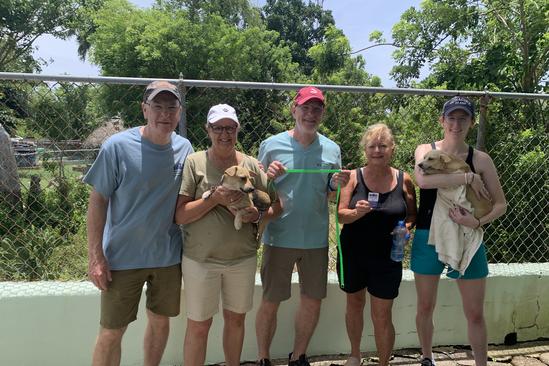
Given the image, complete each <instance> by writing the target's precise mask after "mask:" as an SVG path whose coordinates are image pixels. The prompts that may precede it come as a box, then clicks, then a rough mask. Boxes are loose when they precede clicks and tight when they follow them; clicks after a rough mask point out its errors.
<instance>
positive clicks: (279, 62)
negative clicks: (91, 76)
mask: <svg viewBox="0 0 549 366" xmlns="http://www.w3.org/2000/svg"><path fill="white" fill-rule="evenodd" d="M94 26H95V27H96V30H95V32H94V33H93V35H92V36H91V37H90V38H89V40H90V43H91V45H92V47H91V53H90V56H91V59H92V60H93V61H94V62H95V63H97V64H98V65H100V67H101V69H102V72H103V74H104V75H116V76H132V77H136V76H141V77H152V78H178V77H179V75H180V73H181V74H182V75H183V76H184V78H188V79H202V80H205V79H216V80H240V81H272V82H287V81H291V80H294V78H296V75H298V69H297V65H295V64H294V63H292V60H291V53H290V50H289V48H288V47H286V46H284V45H282V44H279V42H278V37H279V36H278V34H277V33H276V32H274V31H268V30H265V29H264V28H261V27H252V26H248V27H245V28H240V27H235V25H234V24H232V23H230V22H228V21H227V20H226V19H224V18H222V17H220V16H219V15H217V14H210V15H206V16H203V17H202V16H201V17H199V18H198V19H197V18H191V17H190V14H189V11H188V10H187V9H185V8H184V9H172V10H171V11H168V10H167V9H164V8H161V7H154V8H152V9H137V8H136V7H134V6H132V5H130V4H129V3H128V2H127V1H123V0H114V1H109V2H108V3H106V4H105V6H104V7H103V8H102V9H101V10H100V11H99V12H97V13H96V15H95V18H94ZM141 95H142V88H141V87H140V88H135V87H126V86H116V87H112V86H109V87H104V88H102V100H103V103H104V105H105V106H106V110H107V113H110V114H116V113H119V112H120V113H121V114H122V117H123V118H124V120H125V121H127V123H126V125H128V124H129V125H135V124H138V123H141V122H142V116H141V113H140V108H139V103H140V98H141ZM278 95H279V93H274V92H254V93H253V95H252V93H250V92H244V91H235V90H227V89H225V90H224V89H215V90H208V91H206V92H205V91H198V90H190V91H188V95H187V96H188V98H187V100H188V103H187V105H186V108H187V115H188V116H192V118H190V122H189V126H188V130H189V131H190V132H191V133H192V134H195V135H193V138H195V139H194V140H193V141H200V140H202V139H203V138H204V137H205V135H204V131H203V128H202V127H203V124H204V121H205V120H206V116H205V113H206V112H207V110H208V107H209V106H211V105H212V104H217V103H220V102H227V103H233V104H234V105H235V107H237V108H239V107H240V106H242V107H244V106H245V108H246V112H245V116H246V118H248V117H247V115H246V114H247V113H248V112H247V111H248V110H249V111H250V120H248V122H249V123H250V124H251V125H257V123H256V122H259V121H264V120H265V119H260V118H263V117H264V116H262V115H261V113H257V111H269V110H276V109H278V108H277V107H276V105H277V104H278V103H280V101H281V97H280V96H278ZM195 96H199V97H195ZM252 111H256V113H255V114H254V113H252ZM243 117H244V116H243ZM267 131H268V129H266V130H265V133H267ZM254 142H255V141H254ZM243 143H244V142H243ZM251 144H252V142H251V141H250V142H249V143H248V142H246V148H250V146H251Z"/></svg>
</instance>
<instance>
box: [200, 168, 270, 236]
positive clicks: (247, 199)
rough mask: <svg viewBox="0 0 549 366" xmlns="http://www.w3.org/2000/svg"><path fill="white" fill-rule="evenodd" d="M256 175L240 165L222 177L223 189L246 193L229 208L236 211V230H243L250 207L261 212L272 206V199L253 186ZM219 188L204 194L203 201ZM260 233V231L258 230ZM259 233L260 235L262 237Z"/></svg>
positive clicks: (213, 188) (228, 170)
mask: <svg viewBox="0 0 549 366" xmlns="http://www.w3.org/2000/svg"><path fill="white" fill-rule="evenodd" d="M255 176H256V174H255V173H254V172H252V171H250V170H248V169H247V168H244V167H242V166H239V165H233V166H231V167H229V168H227V169H226V170H225V172H224V173H223V176H222V177H221V182H220V184H219V185H222V186H223V187H225V188H227V189H230V190H235V191H240V192H243V193H246V194H245V195H244V197H242V198H241V199H240V200H238V201H237V202H235V203H234V205H230V206H228V207H229V209H232V210H234V211H236V214H235V217H234V228H235V229H236V230H240V229H241V228H242V215H243V214H244V213H245V212H246V210H245V209H246V208H248V207H253V206H254V205H255V207H257V209H258V210H259V211H265V210H266V209H268V208H269V206H270V205H271V199H270V198H269V195H268V194H267V193H265V192H262V191H259V190H256V189H255V187H254V186H253V184H252V179H251V178H253V177H255ZM216 188H217V187H212V189H210V190H209V191H206V192H204V194H203V195H202V198H203V199H207V198H208V197H209V196H210V195H211V194H212V193H213V192H214V191H215V189H216ZM258 231H259V230H258ZM260 233H261V231H259V233H258V235H260Z"/></svg>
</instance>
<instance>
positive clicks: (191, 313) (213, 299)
mask: <svg viewBox="0 0 549 366" xmlns="http://www.w3.org/2000/svg"><path fill="white" fill-rule="evenodd" d="M181 266H182V268H183V288H184V290H185V308H186V311H187V318H189V319H191V320H194V321H204V320H207V319H210V318H211V317H213V316H214V315H215V314H216V313H217V312H218V311H219V295H221V301H222V303H223V309H226V310H229V311H232V312H234V313H238V314H245V313H247V312H248V311H250V310H251V309H252V305H253V296H254V286H255V272H256V268H257V257H256V256H253V257H251V258H247V259H244V260H243V261H241V262H238V263H236V264H232V265H223V264H215V263H200V262H197V261H194V260H192V259H190V258H187V257H185V256H183V261H182V262H181Z"/></svg>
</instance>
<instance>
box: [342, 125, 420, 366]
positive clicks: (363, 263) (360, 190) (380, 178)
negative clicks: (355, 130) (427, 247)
mask: <svg viewBox="0 0 549 366" xmlns="http://www.w3.org/2000/svg"><path fill="white" fill-rule="evenodd" d="M361 146H362V147H363V148H364V152H365V155H366V159H367V161H368V165H366V166H365V167H362V168H358V169H356V170H355V171H353V172H352V173H351V180H350V182H349V184H347V186H346V187H344V188H342V190H341V199H340V201H339V210H338V213H339V219H340V222H342V223H343V224H344V226H343V229H342V231H341V236H340V239H341V252H339V251H338V261H337V263H338V271H337V273H338V276H339V280H340V284H341V288H342V289H343V291H345V292H346V293H347V309H346V310H347V311H346V314H345V317H346V324H347V334H348V335H349V340H350V341H351V355H350V357H349V359H348V360H347V363H346V365H348V366H358V365H359V364H360V340H361V336H360V335H361V334H362V328H363V326H364V324H363V311H364V305H365V303H366V290H368V293H369V294H370V303H371V308H372V322H373V325H374V336H375V339H376V345H377V346H378V350H377V351H378V355H379V363H380V365H388V362H389V358H390V356H391V351H392V348H393V344H394V339H395V330H394V327H393V323H392V319H391V311H392V306H393V299H394V298H396V297H397V295H398V288H399V286H400V280H401V278H402V263H401V262H393V261H392V260H391V258H390V252H391V245H392V236H391V232H392V231H393V229H394V227H395V226H396V225H397V223H398V221H399V220H405V221H406V225H407V227H408V228H410V227H411V226H412V225H413V224H414V222H415V217H416V201H415V191H414V185H413V183H412V179H411V178H410V176H409V175H408V174H407V173H404V172H402V171H400V170H397V169H395V168H393V167H391V166H390V165H389V164H390V162H391V158H392V156H393V151H394V140H393V135H392V133H391V130H390V129H389V128H388V127H387V126H386V125H384V124H376V125H373V126H371V127H370V128H368V130H367V131H366V133H365V134H364V136H363V137H362V141H361ZM340 261H342V262H343V266H342V267H343V268H341V266H340ZM342 272H343V274H342Z"/></svg>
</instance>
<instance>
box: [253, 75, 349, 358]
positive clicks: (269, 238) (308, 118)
mask: <svg viewBox="0 0 549 366" xmlns="http://www.w3.org/2000/svg"><path fill="white" fill-rule="evenodd" d="M324 107H325V101H324V95H323V94H322V92H321V91H320V90H319V89H317V88H315V87H312V86H308V87H304V88H302V89H300V90H299V92H298V93H297V95H296V97H295V99H294V104H293V106H292V110H291V111H292V116H293V117H294V119H295V126H294V128H293V129H291V130H289V131H285V132H282V133H279V134H277V135H275V136H271V137H270V138H268V139H266V140H265V141H263V142H262V143H261V145H260V148H259V160H260V161H261V163H262V164H263V166H265V167H268V169H267V176H268V177H269V178H270V179H273V180H274V185H275V188H276V190H277V193H278V195H279V198H280V201H281V203H282V207H283V212H282V215H281V216H280V217H279V218H277V219H275V220H273V221H271V222H270V223H269V224H268V226H267V228H266V230H265V233H264V235H263V242H264V244H265V245H264V252H263V262H262V266H261V281H262V284H263V299H262V302H261V305H260V308H259V310H258V312H257V317H256V335H257V344H258V353H259V354H258V364H259V365H265V366H269V365H270V364H271V362H270V360H269V359H270V354H269V349H270V346H271V342H272V339H273V336H274V333H275V330H276V315H277V312H278V308H279V305H280V302H281V301H284V300H287V299H289V298H290V288H291V276H292V271H293V268H294V265H297V269H298V272H299V283H300V288H301V297H300V304H299V309H298V312H297V314H296V317H295V330H296V334H295V339H294V348H293V351H292V353H290V355H289V360H288V365H290V366H306V365H309V362H308V361H307V356H306V350H307V346H308V344H309V341H310V339H311V337H312V335H313V332H314V329H315V328H316V324H317V323H318V318H319V315H320V305H321V301H322V299H323V298H325V297H326V280H327V271H328V229H329V217H328V197H329V195H330V192H332V191H334V190H335V189H337V185H338V184H341V185H346V184H347V182H348V181H349V173H350V171H348V170H345V171H341V172H340V173H335V174H333V175H330V174H326V173H324V174H287V173H286V170H287V169H315V170H319V169H323V170H325V169H340V168H341V152H340V148H339V146H338V145H337V144H336V143H335V142H333V141H331V140H330V139H328V138H327V137H325V136H323V135H321V134H319V133H318V128H319V126H320V123H321V121H322V117H323V116H324ZM332 195H333V194H332Z"/></svg>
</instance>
